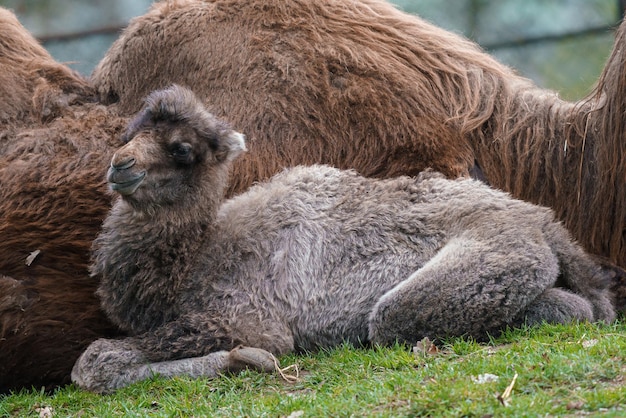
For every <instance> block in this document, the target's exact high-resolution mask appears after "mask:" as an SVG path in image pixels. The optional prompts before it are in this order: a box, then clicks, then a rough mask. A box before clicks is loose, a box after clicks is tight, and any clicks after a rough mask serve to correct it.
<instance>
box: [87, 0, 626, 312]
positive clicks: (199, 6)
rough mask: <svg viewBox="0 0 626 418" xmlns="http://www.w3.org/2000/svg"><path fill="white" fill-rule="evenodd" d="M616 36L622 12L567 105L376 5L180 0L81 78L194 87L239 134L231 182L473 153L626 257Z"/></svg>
mask: <svg viewBox="0 0 626 418" xmlns="http://www.w3.org/2000/svg"><path fill="white" fill-rule="evenodd" d="M181 22H184V24H181ZM191 22H193V23H191ZM197 28H203V30H201V31H198V29H197ZM625 36H626V24H623V25H622V26H621V27H620V28H619V30H618V33H617V41H616V48H615V49H614V52H613V54H612V56H611V58H610V59H609V62H608V64H607V66H606V69H605V71H604V73H603V74H602V76H601V78H600V82H599V83H598V86H597V88H596V89H595V91H594V92H593V93H592V94H591V95H590V96H589V97H588V98H586V99H584V100H582V101H580V102H578V103H570V102H566V101H563V100H561V99H559V97H558V96H557V94H556V93H554V92H551V91H546V90H543V89H539V88H538V87H536V86H535V85H534V84H533V83H531V82H530V81H529V80H526V79H524V78H522V77H520V76H518V75H516V74H515V73H514V72H513V71H512V70H511V69H509V68H507V67H506V66H504V65H502V64H500V63H498V62H496V61H495V60H494V59H493V58H492V57H490V56H489V55H487V54H485V53H484V52H483V51H481V50H480V49H479V48H478V47H477V46H476V45H475V44H474V43H471V42H469V41H467V40H465V39H462V38H461V37H459V36H456V35H454V34H452V33H449V32H447V31H445V30H443V29H440V28H437V27H435V26H433V25H430V24H428V23H427V22H425V21H423V20H421V19H420V18H418V17H415V16H412V15H408V14H405V13H402V12H400V11H398V10H396V9H395V8H394V7H393V6H392V5H391V4H389V3H387V2H386V1H382V0H363V1H359V2H355V1H351V0H348V1H343V0H313V1H309V0H250V1H238V0H207V1H185V0H181V1H175V2H163V3H160V4H156V5H155V6H154V7H153V9H152V10H151V11H150V12H148V13H147V14H146V15H145V16H142V17H140V18H138V19H135V20H134V21H133V22H131V24H130V25H129V27H128V28H127V29H126V31H125V32H124V33H123V34H122V36H121V37H120V38H119V39H118V41H117V42H116V43H115V44H114V45H113V46H112V48H111V49H110V50H109V52H108V54H107V55H106V57H105V58H104V59H103V60H102V61H101V63H100V65H99V66H98V67H97V68H96V70H95V72H94V74H93V82H94V83H95V85H96V88H97V89H98V92H99V93H100V95H101V98H102V99H103V100H105V101H108V102H117V103H119V104H120V106H121V108H122V109H123V110H124V111H125V112H127V113H132V112H135V111H137V110H138V109H139V107H140V105H141V100H142V98H143V97H144V96H146V95H147V94H148V93H149V92H150V91H152V90H155V89H159V88H163V87H166V86H167V85H169V84H170V83H172V82H176V83H179V84H182V85H187V86H192V87H193V88H194V90H195V91H196V92H197V93H198V94H200V96H201V97H204V98H206V99H208V100H209V104H210V106H211V111H212V112H213V113H215V114H217V115H218V116H224V117H227V118H228V120H229V121H230V122H231V123H232V124H233V126H235V128H236V129H239V130H240V131H242V132H245V133H246V135H247V138H249V146H250V150H251V152H250V153H249V154H248V155H247V156H246V157H245V158H243V159H242V160H241V161H239V162H238V164H236V165H235V173H236V174H237V175H236V181H235V183H233V184H232V185H231V189H230V191H231V192H234V191H241V190H243V189H245V188H247V187H248V186H249V185H250V184H251V183H252V182H253V181H255V180H258V179H264V178H267V177H269V176H270V175H272V174H273V173H275V172H276V171H277V170H278V169H280V168H281V167H285V166H291V165H294V164H297V163H316V162H324V163H328V164H332V165H334V166H337V167H340V168H356V169H357V170H358V171H359V172H360V173H361V174H363V175H366V176H374V177H389V176H395V175H398V174H411V175H413V174H416V173H418V172H419V171H421V170H423V169H424V168H425V167H431V168H433V169H435V170H438V171H441V172H443V173H444V174H446V175H448V176H450V177H455V176H459V175H461V176H463V175H468V173H470V172H471V171H472V170H473V169H476V168H477V167H476V166H475V163H476V162H477V164H478V167H480V169H482V173H483V175H484V177H485V178H486V179H487V180H488V182H489V183H490V184H492V185H493V186H495V187H498V188H501V189H503V190H507V191H509V192H511V193H512V194H513V195H514V196H516V197H518V198H522V199H524V200H528V201H531V202H534V203H538V204H542V205H546V206H550V207H552V208H553V209H554V210H555V211H556V213H557V216H558V217H559V218H560V219H562V220H563V221H564V222H565V224H566V226H567V227H568V228H569V229H570V230H571V231H572V232H573V234H574V236H575V237H576V238H577V239H578V240H579V241H580V242H581V243H582V244H583V245H584V246H585V247H586V248H587V249H588V250H589V251H590V252H591V253H593V254H597V255H599V256H602V257H605V258H606V259H607V260H610V262H613V263H617V264H618V265H619V266H621V267H624V266H626V241H625V240H626V236H625V234H624V227H625V223H626V189H624V188H623V187H622V185H623V184H624V181H625V180H626V178H625V173H626V156H625V153H624V148H625V145H626V143H625V142H624V137H625V131H626V128H625V127H626V119H625V118H624V117H623V113H624V111H626V102H625V101H626V98H625V97H624V96H625V95H624V86H625V84H624V83H626V81H624V80H625V77H626V69H624V62H626V48H623V45H624V43H625V42H626V39H624V37H625ZM153 51H167V52H166V53H160V54H154V53H153ZM620 190H622V192H620ZM624 285H625V286H626V283H624ZM622 291H623V290H622ZM620 296H621V297H622V299H621V301H620V305H623V302H624V297H626V292H624V293H621V294H620Z"/></svg>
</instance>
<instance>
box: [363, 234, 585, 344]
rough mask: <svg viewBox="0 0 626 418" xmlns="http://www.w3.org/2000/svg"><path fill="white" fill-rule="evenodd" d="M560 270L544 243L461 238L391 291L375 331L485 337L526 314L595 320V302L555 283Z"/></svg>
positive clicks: (377, 337) (373, 319)
mask: <svg viewBox="0 0 626 418" xmlns="http://www.w3.org/2000/svg"><path fill="white" fill-rule="evenodd" d="M520 239H521V238H520ZM558 276H559V263H558V260H557V258H556V256H555V255H554V253H553V252H552V251H551V250H550V248H549V247H548V246H547V245H546V244H545V243H543V242H541V241H539V242H534V243H533V242H523V243H520V242H517V243H516V246H515V251H512V250H511V248H510V247H507V246H501V245H498V243H497V242H495V241H494V242H482V241H476V240H471V239H463V238H457V239H454V240H451V241H450V242H449V243H448V244H446V246H444V248H442V249H441V250H440V251H439V253H437V255H436V256H435V257H433V259H431V260H430V261H429V262H428V263H426V264H425V265H424V266H423V267H422V268H421V269H419V270H417V271H416V272H415V273H413V274H412V275H411V276H410V277H409V278H408V279H406V280H405V281H403V282H401V283H400V284H398V285H397V286H396V287H394V288H393V289H391V290H390V291H389V292H387V293H386V294H385V295H383V297H382V298H381V299H380V300H379V301H378V303H377V304H376V306H375V307H374V309H373V311H372V314H371V315H370V322H369V337H370V340H371V341H372V342H374V343H381V344H389V343H393V342H394V341H396V340H398V341H403V342H407V343H414V342H415V341H418V340H419V339H421V338H423V337H430V338H440V337H447V336H461V335H466V336H471V337H473V338H476V339H479V340H483V339H485V338H486V337H487V335H488V334H491V333H497V332H498V331H500V330H502V329H503V328H504V327H506V326H507V325H512V324H515V323H517V324H519V323H521V321H520V318H522V317H524V318H529V319H531V320H532V322H539V321H541V320H545V321H548V322H569V321H572V320H576V319H592V317H593V314H592V311H591V310H590V309H591V304H590V303H589V301H587V300H586V299H584V298H583V297H581V296H578V295H575V294H573V293H570V292H565V291H561V290H557V289H554V290H552V289H551V288H552V287H553V286H554V284H555V283H556V281H557V278H558ZM548 289H550V290H548ZM590 315H591V318H590Z"/></svg>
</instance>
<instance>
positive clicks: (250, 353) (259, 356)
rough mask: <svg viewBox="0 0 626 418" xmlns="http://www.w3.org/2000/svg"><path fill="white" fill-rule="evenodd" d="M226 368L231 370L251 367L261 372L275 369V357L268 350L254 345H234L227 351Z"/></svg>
mask: <svg viewBox="0 0 626 418" xmlns="http://www.w3.org/2000/svg"><path fill="white" fill-rule="evenodd" d="M228 360H229V364H228V369H229V370H230V371H233V372H237V371H241V370H245V369H253V370H258V371H261V372H272V371H274V370H276V358H275V357H274V355H273V354H272V353H270V352H269V351H265V350H263V349H260V348H254V347H243V346H239V347H235V348H233V349H232V350H231V351H230V352H229V353H228Z"/></svg>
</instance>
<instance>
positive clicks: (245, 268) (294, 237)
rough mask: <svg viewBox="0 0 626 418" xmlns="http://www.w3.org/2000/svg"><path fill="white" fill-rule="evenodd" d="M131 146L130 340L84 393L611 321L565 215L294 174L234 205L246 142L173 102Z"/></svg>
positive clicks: (121, 277) (90, 378) (121, 161)
mask: <svg viewBox="0 0 626 418" xmlns="http://www.w3.org/2000/svg"><path fill="white" fill-rule="evenodd" d="M125 140H126V141H127V142H126V144H125V145H124V146H122V147H121V148H120V149H119V150H118V151H117V152H116V154H115V155H114V157H113V160H112V162H111V167H110V168H109V171H108V181H109V185H110V187H111V189H112V190H114V191H116V192H117V193H119V195H120V197H119V199H118V200H117V202H116V203H115V205H114V207H113V209H112V210H111V213H110V215H109V216H108V218H107V219H106V221H105V222H104V225H103V230H102V232H101V234H100V236H99V237H98V238H97V240H96V241H95V243H94V263H93V266H92V273H93V275H94V276H95V277H97V278H98V279H99V280H100V283H101V284H100V287H99V290H98V294H99V296H100V298H101V300H102V307H103V309H104V310H105V312H106V313H107V314H108V315H109V317H110V318H111V319H112V320H113V321H114V322H115V323H116V324H117V325H118V326H120V327H121V328H122V329H123V330H125V331H126V332H127V333H128V334H129V337H127V338H124V339H122V340H104V339H101V340H97V341H95V342H94V343H93V344H92V345H91V346H89V348H88V349H87V350H86V352H85V353H83V355H82V356H81V357H80V359H79V360H78V361H77V363H76V364H75V366H74V370H73V372H72V379H73V380H74V382H76V383H77V384H78V385H80V386H81V387H83V388H86V389H89V390H93V391H97V392H110V391H113V390H115V389H116V388H119V387H122V386H124V385H127V384H130V383H132V382H134V381H137V380H140V379H144V378H147V377H149V376H151V375H152V374H153V373H159V374H162V375H165V376H174V375H178V374H187V375H190V376H215V375H217V374H218V373H220V372H223V371H227V370H238V369H241V368H243V367H247V366H250V367H256V368H259V369H262V370H268V369H271V368H272V367H273V362H272V359H271V356H270V354H269V353H273V354H275V355H279V354H284V353H287V352H291V351H294V350H296V351H298V350H315V349H318V348H321V347H332V346H336V345H338V344H340V343H341V342H343V341H348V342H351V343H353V344H356V345H360V344H390V343H393V342H395V341H401V342H407V343H413V342H416V341H418V340H420V339H421V338H423V337H426V336H428V337H430V338H435V339H436V338H441V337H447V336H460V335H465V336H469V337H473V338H476V339H484V338H485V337H487V336H488V335H489V334H497V333H499V331H501V330H502V329H503V328H505V327H507V326H517V325H521V324H523V323H527V324H537V323H540V322H542V321H548V322H556V323H563V322H568V321H572V320H589V321H596V320H603V321H610V320H612V319H613V318H614V312H613V309H612V306H611V303H610V300H609V296H608V291H607V289H606V279H605V277H604V276H603V274H602V271H601V270H600V269H599V267H597V266H596V265H595V264H594V263H593V262H592V261H591V260H590V259H589V257H588V256H587V255H586V254H585V253H584V252H583V250H582V249H581V248H580V247H579V246H578V245H576V244H575V243H573V242H572V240H571V238H570V236H569V234H568V232H567V231H566V230H565V229H564V228H563V227H562V226H561V225H560V224H559V223H558V222H556V221H555V219H554V215H553V213H552V212H551V210H549V209H546V208H543V207H538V206H534V205H531V204H529V203H525V202H522V201H518V200H515V199H513V198H511V197H510V196H509V195H507V194H506V193H503V192H500V191H497V190H493V189H491V188H489V187H487V186H485V185H483V184H482V183H480V182H477V181H474V180H470V179H459V180H446V179H444V178H443V177H442V176H441V175H439V174H436V173H433V172H426V173H424V174H422V175H420V176H419V177H418V178H410V177H400V178H396V179H389V180H376V179H368V178H364V177H361V176H359V175H358V174H356V173H355V172H352V171H341V170H337V169H334V168H331V167H327V166H312V167H296V168H292V169H289V170H285V171H284V172H282V173H281V174H278V175H276V176H275V177H274V178H273V179H271V180H270V181H268V182H266V183H262V184H259V185H256V186H254V187H252V188H251V189H250V190H249V191H248V192H246V193H244V194H242V195H239V196H237V197H235V198H232V199H230V200H227V201H223V198H222V196H223V193H224V190H225V188H226V186H227V180H228V171H229V167H230V165H231V162H232V161H233V159H234V158H235V157H237V155H239V154H240V153H242V152H243V151H244V150H245V144H244V139H243V136H242V135H241V134H239V133H237V132H235V131H233V130H231V129H230V128H229V127H228V126H227V125H226V124H225V123H223V122H221V121H219V120H217V119H216V118H215V117H214V116H213V115H211V114H210V113H208V111H207V110H206V109H205V108H204V107H203V105H202V104H201V103H200V102H199V100H198V99H197V98H196V97H195V96H194V95H193V93H191V92H190V91H188V90H186V89H184V88H181V87H177V86H173V87H171V88H169V89H167V90H162V91H158V92H155V93H153V94H151V95H150V96H149V97H148V98H147V100H146V106H145V108H144V110H143V111H142V112H141V113H140V114H139V116H137V118H136V119H135V120H134V121H133V122H132V123H131V124H130V126H129V128H128V131H127V133H126V135H125ZM265 350H266V351H265ZM268 352H269V353H268Z"/></svg>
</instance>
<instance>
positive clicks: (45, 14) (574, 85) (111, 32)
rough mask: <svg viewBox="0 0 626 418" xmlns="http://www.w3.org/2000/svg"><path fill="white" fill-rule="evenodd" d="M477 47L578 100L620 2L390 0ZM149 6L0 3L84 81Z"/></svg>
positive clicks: (604, 54) (105, 0) (96, 1)
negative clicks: (124, 29)
mask: <svg viewBox="0 0 626 418" xmlns="http://www.w3.org/2000/svg"><path fill="white" fill-rule="evenodd" d="M391 3H393V4H395V5H396V6H397V7H398V8H400V9H403V10H405V11H407V12H410V13H415V14H418V15H420V16H422V17H423V18H425V19H427V20H429V21H431V22H433V23H435V24H436V25H438V26H441V27H443V28H445V29H448V30H450V31H453V32H456V33H459V34H462V35H464V36H466V37H468V38H470V39H472V40H474V41H476V42H478V43H479V44H480V45H481V46H482V47H483V48H484V49H485V50H487V51H488V52H489V53H491V54H492V55H494V56H496V57H497V58H498V59H499V60H500V61H501V62H503V63H505V64H507V65H509V66H511V67H513V68H515V69H516V70H517V71H518V72H519V73H520V74H522V75H524V76H526V77H529V78H531V79H533V80H534V81H535V82H536V83H537V84H538V85H540V86H542V87H546V88H550V89H553V90H556V91H558V92H559V93H560V95H561V96H562V97H564V98H566V99H571V100H574V99H579V98H581V97H583V96H584V95H585V94H586V93H587V92H589V90H590V89H591V88H592V87H593V85H594V83H595V82H596V80H597V78H598V76H599V75H600V72H601V70H602V68H603V66H604V63H605V61H606V59H607V58H608V55H609V53H610V50H611V47H612V44H613V39H614V30H615V28H616V26H617V25H618V24H619V22H620V20H621V18H622V15H623V11H624V7H625V3H626V0H445V1H444V0H391ZM150 4H152V0H0V5H1V6H3V7H6V8H9V9H12V10H13V11H14V12H15V13H16V14H17V15H18V17H19V19H20V21H21V22H22V24H23V25H24V26H25V27H26V28H27V29H28V30H30V31H31V32H32V33H33V34H34V35H35V37H37V38H38V39H39V40H40V41H41V42H42V44H43V45H44V46H45V47H46V48H47V49H48V51H50V53H51V54H52V56H54V57H55V59H57V60H58V61H62V62H65V63H68V64H69V65H70V66H71V67H72V68H74V69H76V70H77V71H79V72H80V73H82V74H83V75H87V76H88V75H89V74H90V73H91V71H92V70H93V68H94V66H95V65H96V64H97V63H98V62H99V61H100V59H101V58H102V57H103V56H104V53H105V52H106V50H107V49H108V48H109V46H110V45H111V43H112V42H113V41H114V40H115V39H116V38H117V37H118V35H119V33H120V31H121V29H122V28H123V27H124V26H125V25H126V24H127V23H128V21H129V20H130V19H132V18H133V17H135V16H138V15H141V14H144V13H145V12H146V11H147V10H148V8H149V7H150Z"/></svg>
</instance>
